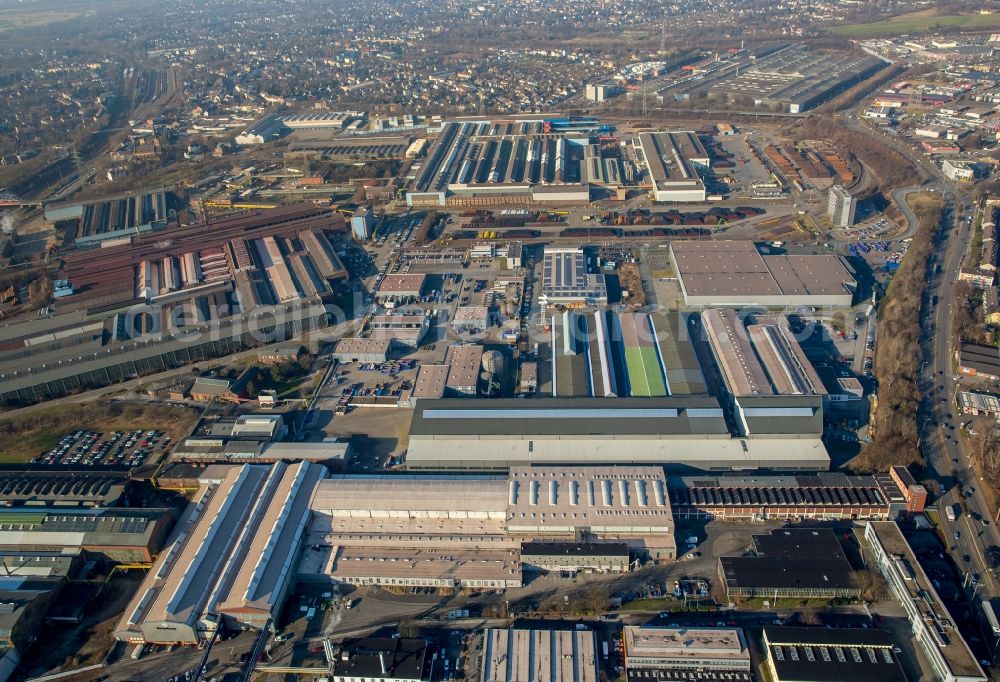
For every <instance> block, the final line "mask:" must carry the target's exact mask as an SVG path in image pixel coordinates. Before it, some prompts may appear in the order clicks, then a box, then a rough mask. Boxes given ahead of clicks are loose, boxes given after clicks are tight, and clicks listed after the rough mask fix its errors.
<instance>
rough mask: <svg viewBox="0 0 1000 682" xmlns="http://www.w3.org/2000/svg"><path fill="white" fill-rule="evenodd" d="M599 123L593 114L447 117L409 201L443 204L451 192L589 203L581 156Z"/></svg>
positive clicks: (451, 194) (457, 195)
mask: <svg viewBox="0 0 1000 682" xmlns="http://www.w3.org/2000/svg"><path fill="white" fill-rule="evenodd" d="M599 128H600V126H598V125H597V124H596V123H592V122H590V120H589V119H588V120H587V121H586V122H585V123H584V124H583V125H581V126H574V125H572V124H571V122H569V121H567V122H566V123H565V125H563V124H562V122H561V121H558V122H556V123H555V125H554V124H553V122H552V121H550V120H547V119H545V118H541V117H527V118H526V117H517V118H516V119H515V120H514V121H510V120H505V121H503V122H494V121H489V120H474V121H449V122H446V123H445V124H444V125H443V126H442V127H441V132H440V134H439V136H438V138H437V140H435V142H434V144H433V145H432V146H431V148H430V150H429V152H428V154H427V160H426V161H425V162H424V164H423V166H422V167H421V169H420V171H419V172H418V174H417V177H416V179H415V180H414V182H413V185H412V187H411V188H410V190H409V191H408V192H407V194H406V199H407V203H408V205H410V206H413V205H417V204H436V205H444V204H445V202H446V200H447V198H448V197H450V196H456V197H494V198H496V197H512V198H514V199H517V200H520V201H562V202H574V203H586V202H587V201H589V200H590V187H589V185H588V184H587V182H585V178H584V175H585V173H584V172H583V171H582V165H581V162H582V160H583V158H584V155H585V147H586V146H587V145H589V144H590V140H591V133H592V132H596V131H597V130H598V129H599Z"/></svg>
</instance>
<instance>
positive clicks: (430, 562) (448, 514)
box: [299, 466, 676, 589]
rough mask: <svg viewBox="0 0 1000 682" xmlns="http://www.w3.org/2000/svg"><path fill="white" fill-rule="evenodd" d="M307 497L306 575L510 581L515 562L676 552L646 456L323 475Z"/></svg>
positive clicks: (603, 564) (665, 502) (590, 564)
mask: <svg viewBox="0 0 1000 682" xmlns="http://www.w3.org/2000/svg"><path fill="white" fill-rule="evenodd" d="M372 500H380V502H379V503H378V504H377V505H375V506H373V505H372ZM312 508H313V518H312V522H311V523H310V525H309V529H308V539H307V541H306V545H308V549H307V550H306V553H305V556H304V558H303V560H302V563H301V564H300V566H299V577H300V579H301V580H305V581H310V582H315V581H321V582H322V581H335V582H344V583H349V584H356V585H403V586H410V585H414V586H432V587H468V588H480V589H482V588H487V589H489V588H504V587H512V586H519V585H521V584H522V580H523V573H522V568H523V570H524V571H531V570H536V571H547V570H566V569H567V568H569V567H572V568H573V570H585V569H586V570H600V571H607V570H616V571H622V570H627V569H628V564H629V561H630V560H629V557H631V558H633V559H634V558H640V559H643V560H645V559H652V560H654V561H666V560H671V559H673V558H674V557H675V555H676V547H675V544H674V536H673V516H672V515H671V513H670V500H669V498H668V497H667V482H666V477H665V476H664V474H663V470H662V469H661V468H658V467H586V466H575V467H558V468H556V467H515V468H513V469H512V470H511V471H510V472H509V473H508V474H507V475H505V476H497V475H488V474H480V475H468V476H461V477H456V476H454V475H443V474H421V475H395V476H392V475H387V476H350V475H342V476H332V477H330V478H329V479H327V480H326V481H324V482H323V483H322V484H320V486H319V487H318V488H317V491H316V494H315V496H314V498H313V502H312ZM581 542H583V543H585V544H582V545H581V544H580V543H581ZM623 544H624V547H623V546H622V545H623ZM605 545H606V547H605ZM525 555H527V556H529V557H531V559H530V560H531V563H527V562H525V561H524V557H525ZM622 555H624V560H623V561H622V560H618V561H615V560H613V557H615V556H618V557H622ZM567 556H572V557H573V562H574V563H573V564H572V566H570V565H569V564H567V562H566V557H567Z"/></svg>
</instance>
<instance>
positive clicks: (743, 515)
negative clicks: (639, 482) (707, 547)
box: [669, 467, 927, 522]
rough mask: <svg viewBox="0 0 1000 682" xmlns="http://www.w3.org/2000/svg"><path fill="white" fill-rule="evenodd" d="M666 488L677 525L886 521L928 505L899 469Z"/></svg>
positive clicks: (678, 480) (690, 482) (702, 478)
mask: <svg viewBox="0 0 1000 682" xmlns="http://www.w3.org/2000/svg"><path fill="white" fill-rule="evenodd" d="M669 486H670V504H671V507H672V508H673V512H674V516H675V517H676V518H678V519H722V520H726V521H751V522H763V521H773V520H801V519H818V520H852V521H856V520H882V521H884V520H891V519H895V518H897V517H899V516H900V515H902V514H913V513H920V512H922V511H923V510H924V506H925V505H926V503H927V491H926V490H925V489H924V487H923V486H922V485H919V484H917V483H916V482H915V481H914V480H913V477H912V475H910V474H909V472H907V471H906V469H904V468H902V467H893V468H892V469H891V470H890V471H889V472H887V473H881V474H874V475H870V476H848V475H846V474H842V473H840V472H825V471H820V472H817V473H815V474H800V475H797V476H784V475H778V476H735V475H732V476H706V475H704V474H701V475H697V476H671V477H670V479H669Z"/></svg>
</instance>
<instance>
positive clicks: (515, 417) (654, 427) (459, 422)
mask: <svg viewBox="0 0 1000 682" xmlns="http://www.w3.org/2000/svg"><path fill="white" fill-rule="evenodd" d="M728 433H729V429H728V427H727V426H726V422H725V419H724V418H723V414H722V409H721V407H719V402H718V401H717V400H716V399H715V398H712V397H707V396H705V397H702V396H684V397H667V398H618V399H616V400H614V401H609V400H607V399H604V398H539V399H536V400H531V401H524V400H517V399H498V400H491V401H489V402H485V401H484V402H481V403H480V402H477V403H470V402H469V401H467V400H462V399H442V400H422V401H420V403H418V404H417V407H416V409H415V410H414V412H413V417H412V420H411V422H410V434H411V435H416V436H420V435H431V436H433V435H476V436H487V435H532V434H539V435H558V434H573V435H578V436H588V435H607V434H617V435H647V436H661V435H688V434H711V435H720V436H721V435H728Z"/></svg>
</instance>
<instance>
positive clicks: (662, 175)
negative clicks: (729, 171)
mask: <svg viewBox="0 0 1000 682" xmlns="http://www.w3.org/2000/svg"><path fill="white" fill-rule="evenodd" d="M636 147H637V149H638V150H639V151H641V152H642V158H643V160H644V161H645V163H646V168H647V169H648V170H649V181H650V184H651V185H652V190H653V198H654V199H655V200H656V201H669V202H701V201H705V183H704V182H702V180H701V178H700V177H699V176H698V168H699V166H700V167H701V168H705V169H707V168H708V167H709V162H710V159H709V156H708V153H707V152H706V151H705V147H704V146H703V145H702V144H701V141H700V140H699V139H698V136H697V135H696V134H695V133H693V132H690V131H685V132H676V133H664V132H658V133H640V134H639V140H638V144H637V145H636Z"/></svg>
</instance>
